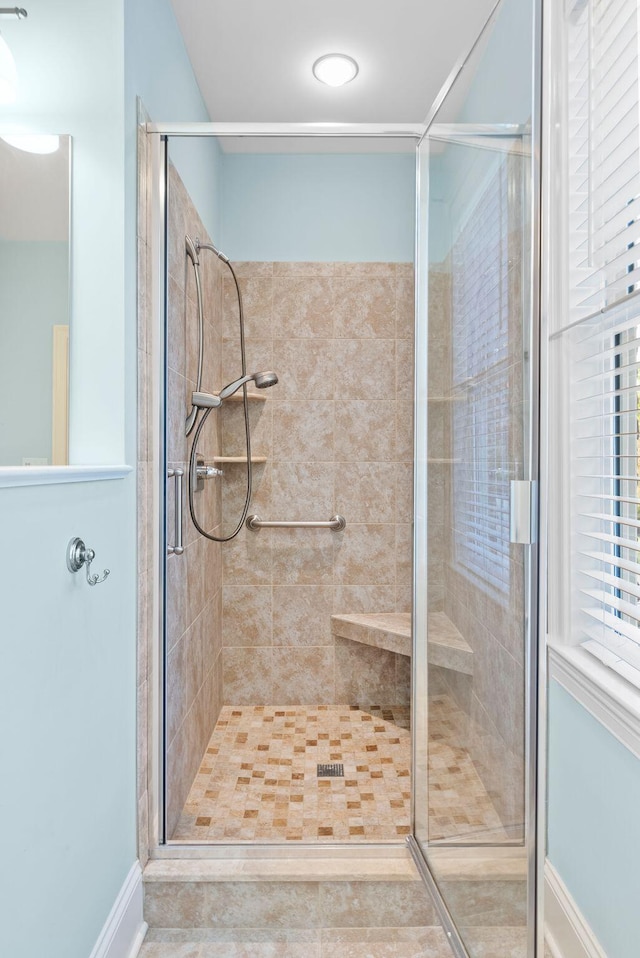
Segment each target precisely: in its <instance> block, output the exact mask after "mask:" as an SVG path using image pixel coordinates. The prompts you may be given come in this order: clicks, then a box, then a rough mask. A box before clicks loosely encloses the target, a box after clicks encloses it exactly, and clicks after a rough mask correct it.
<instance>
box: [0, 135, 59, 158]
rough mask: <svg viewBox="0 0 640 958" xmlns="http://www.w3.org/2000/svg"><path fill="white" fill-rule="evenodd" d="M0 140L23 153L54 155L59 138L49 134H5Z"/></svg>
mask: <svg viewBox="0 0 640 958" xmlns="http://www.w3.org/2000/svg"><path fill="white" fill-rule="evenodd" d="M0 140H4V142H5V143H8V144H9V146H14V147H15V148H16V150H24V152H25V153H42V154H45V153H55V152H56V150H57V149H58V148H59V147H60V137H59V136H56V135H55V134H51V133H12V134H8V133H7V134H5V135H3V136H0Z"/></svg>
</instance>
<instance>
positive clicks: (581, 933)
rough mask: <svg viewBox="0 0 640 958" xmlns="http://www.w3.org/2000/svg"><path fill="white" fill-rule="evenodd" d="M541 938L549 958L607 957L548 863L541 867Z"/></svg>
mask: <svg viewBox="0 0 640 958" xmlns="http://www.w3.org/2000/svg"><path fill="white" fill-rule="evenodd" d="M544 925H545V928H544V937H545V942H546V944H547V946H548V948H549V951H550V952H551V954H552V955H553V958H607V954H606V952H605V951H604V949H603V948H602V946H601V945H600V943H599V942H598V940H597V938H596V936H595V935H594V934H593V932H592V931H591V928H590V927H589V925H588V924H587V921H586V919H585V917H584V915H583V914H582V912H581V911H580V909H579V908H578V906H577V905H576V903H575V901H574V900H573V898H572V897H571V895H570V894H569V891H568V889H567V886H566V885H565V883H564V882H563V881H562V879H561V878H560V875H559V874H558V873H557V871H556V870H555V868H554V867H553V865H552V864H551V862H549V861H546V862H545V864H544Z"/></svg>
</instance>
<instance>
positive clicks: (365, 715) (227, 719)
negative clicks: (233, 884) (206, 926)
mask: <svg viewBox="0 0 640 958" xmlns="http://www.w3.org/2000/svg"><path fill="white" fill-rule="evenodd" d="M451 704H452V703H450V702H449V705H451ZM454 708H455V707H454ZM450 722H451V712H450V711H447V708H446V703H445V704H444V705H441V707H440V709H437V710H436V711H435V712H434V713H433V714H432V718H431V728H432V733H431V734H432V742H431V748H430V776H431V777H430V782H431V796H432V806H431V807H430V823H431V828H432V830H433V831H432V834H433V835H434V836H436V837H438V838H443V839H446V838H447V837H449V836H450V837H459V836H460V835H461V834H469V832H473V831H478V830H487V829H496V828H498V827H499V825H500V822H499V819H498V816H497V814H496V812H495V809H494V808H493V805H492V804H491V801H490V800H489V798H488V796H487V794H486V792H485V791H484V789H483V787H482V783H481V782H480V779H479V778H478V775H477V773H476V772H475V769H474V768H473V765H472V763H471V762H470V760H469V758H468V757H467V756H466V753H465V752H464V750H463V749H458V748H455V747H452V746H451V745H449V744H447V741H448V740H449V741H450V735H451V727H450V724H449V723H450ZM410 752H411V740H410V732H409V709H408V708H402V707H400V708H395V707H394V708H393V709H380V708H378V707H375V706H371V707H367V708H366V709H364V708H359V707H358V706H344V705H342V706H341V705H327V706H318V707H316V708H310V707H303V706H292V707H284V708H277V707H276V706H243V707H241V708H234V707H232V706H225V707H224V708H223V709H222V711H221V713H220V717H219V719H218V722H217V724H216V727H215V729H214V731H213V734H212V736H211V740H210V742H209V745H208V747H207V750H206V753H205V755H204V758H203V762H202V765H201V767H200V769H199V771H198V774H197V775H196V777H195V780H194V782H193V785H192V787H191V791H190V793H189V795H188V797H187V801H186V803H185V807H184V810H183V813H182V815H181V817H180V820H179V822H178V824H177V826H176V829H175V831H174V834H173V836H172V841H177V842H212V841H213V842H216V841H217V842H221V841H247V842H252V841H258V840H259V841H274V842H276V841H314V842H323V841H324V842H335V841H363V842H371V841H374V842H380V841H382V842H384V841H394V842H397V841H398V840H399V839H402V838H403V837H404V836H405V835H408V834H409V831H410V824H409V822H410V799H411V786H410ZM333 762H339V763H342V764H343V765H344V777H343V778H318V776H317V765H318V764H319V763H333Z"/></svg>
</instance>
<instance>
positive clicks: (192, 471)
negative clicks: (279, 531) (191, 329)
mask: <svg viewBox="0 0 640 958" xmlns="http://www.w3.org/2000/svg"><path fill="white" fill-rule="evenodd" d="M209 248H211V247H208V246H205V245H204V244H203V245H198V249H209ZM213 251H214V252H216V253H217V250H215V248H214V249H213ZM220 259H221V260H222V262H223V263H224V264H225V265H226V266H227V267H228V269H229V270H230V271H231V275H232V276H233V281H234V283H235V285H236V293H237V296H238V315H239V318H240V362H241V367H242V375H243V376H246V373H247V361H246V354H245V341H244V307H243V305H242V293H241V292H240V284H239V283H238V277H237V276H236V273H235V270H234V268H233V266H232V265H231V263H230V262H229V261H228V260H227V258H226V257H224V258H223V257H220ZM192 263H193V268H194V270H195V274H196V291H197V295H198V315H199V316H201V315H202V290H201V287H200V275H199V265H198V263H197V262H196V261H195V260H193V259H192ZM201 342H202V338H201ZM202 352H203V347H202V346H201V354H200V357H199V362H198V367H199V368H200V367H201V364H202ZM242 405H243V409H244V432H245V445H246V450H247V489H246V495H245V500H244V506H243V508H242V515H241V516H240V520H239V522H238V525H237V526H236V527H235V529H234V530H233V532H232V533H230V534H229V535H228V536H215V535H213V533H211V532H207V531H206V530H205V529H203V528H202V526H201V524H200V522H199V521H198V517H197V516H196V510H195V503H194V501H193V494H194V491H195V490H194V484H195V482H196V481H197V477H196V457H197V449H198V439H199V438H200V433H201V432H202V429H203V427H204V424H205V423H206V421H207V419H208V418H209V414H210V413H211V412H212V408H209V409H205V411H204V414H203V416H202V418H201V419H200V422H199V423H198V427H197V429H196V431H195V435H194V437H193V442H192V444H191V453H190V455H189V479H188V487H189V512H190V514H191V521H192V522H193V524H194V526H195V527H196V529H197V530H198V532H199V533H200V535H201V536H204V537H205V539H210V540H211V542H230V541H231V539H235V537H236V536H237V535H238V533H239V532H240V530H241V529H242V526H243V525H244V521H245V519H246V518H247V513H248V512H249V503H250V501H251V489H252V485H253V472H252V468H251V429H250V425H249V400H248V399H247V384H246V383H245V384H244V385H243V387H242Z"/></svg>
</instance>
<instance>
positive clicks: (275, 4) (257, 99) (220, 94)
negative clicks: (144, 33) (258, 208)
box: [172, 0, 495, 123]
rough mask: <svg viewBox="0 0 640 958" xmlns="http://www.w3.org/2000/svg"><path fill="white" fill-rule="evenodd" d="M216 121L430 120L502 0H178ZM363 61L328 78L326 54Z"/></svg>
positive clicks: (175, 0)
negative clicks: (315, 68)
mask: <svg viewBox="0 0 640 958" xmlns="http://www.w3.org/2000/svg"><path fill="white" fill-rule="evenodd" d="M172 3H173V7H174V10H175V13H176V16H177V19H178V23H179V26H180V29H181V31H182V35H183V37H184V40H185V44H186V47H187V52H188V54H189V57H190V60H191V63H192V64H193V68H194V71H195V75H196V79H197V81H198V83H199V86H200V90H201V91H202V95H203V98H204V101H205V103H206V106H207V109H208V111H209V115H210V117H211V119H212V120H217V121H222V122H249V123H251V122H256V123H257V122H334V123H416V122H418V123H419V122H422V121H423V120H424V119H425V117H426V114H427V112H428V110H429V107H430V106H431V104H432V103H433V100H434V99H435V97H436V96H437V94H438V92H439V90H440V88H441V87H442V85H443V83H444V82H445V80H446V78H447V76H448V75H449V73H450V71H451V70H452V68H453V67H454V66H455V64H456V63H457V62H458V60H459V58H460V56H461V55H462V54H463V53H466V52H467V51H468V50H469V48H470V46H471V44H472V42H473V40H474V38H475V37H476V36H477V35H478V32H479V30H480V27H481V26H482V24H483V23H484V21H485V20H486V19H487V17H488V15H489V13H490V12H491V9H492V8H493V6H494V5H495V0H448V2H447V3H442V2H441V0H392V2H389V0H323V2H322V3H311V2H309V0H307V2H303V0H240V2H236V3H228V2H226V0H225V2H223V0H208V2H207V3H203V2H202V0H172ZM333 52H339V53H347V54H349V55H350V56H352V57H354V58H355V59H356V60H357V61H358V64H359V65H360V73H359V75H358V76H357V78H356V79H355V80H354V81H353V82H352V83H349V84H347V85H346V86H344V87H339V88H332V87H329V86H325V85H324V84H321V83H318V81H317V80H316V79H315V78H314V77H313V75H312V73H311V67H312V64H313V63H314V61H315V60H317V59H318V57H319V56H322V54H325V53H333Z"/></svg>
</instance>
